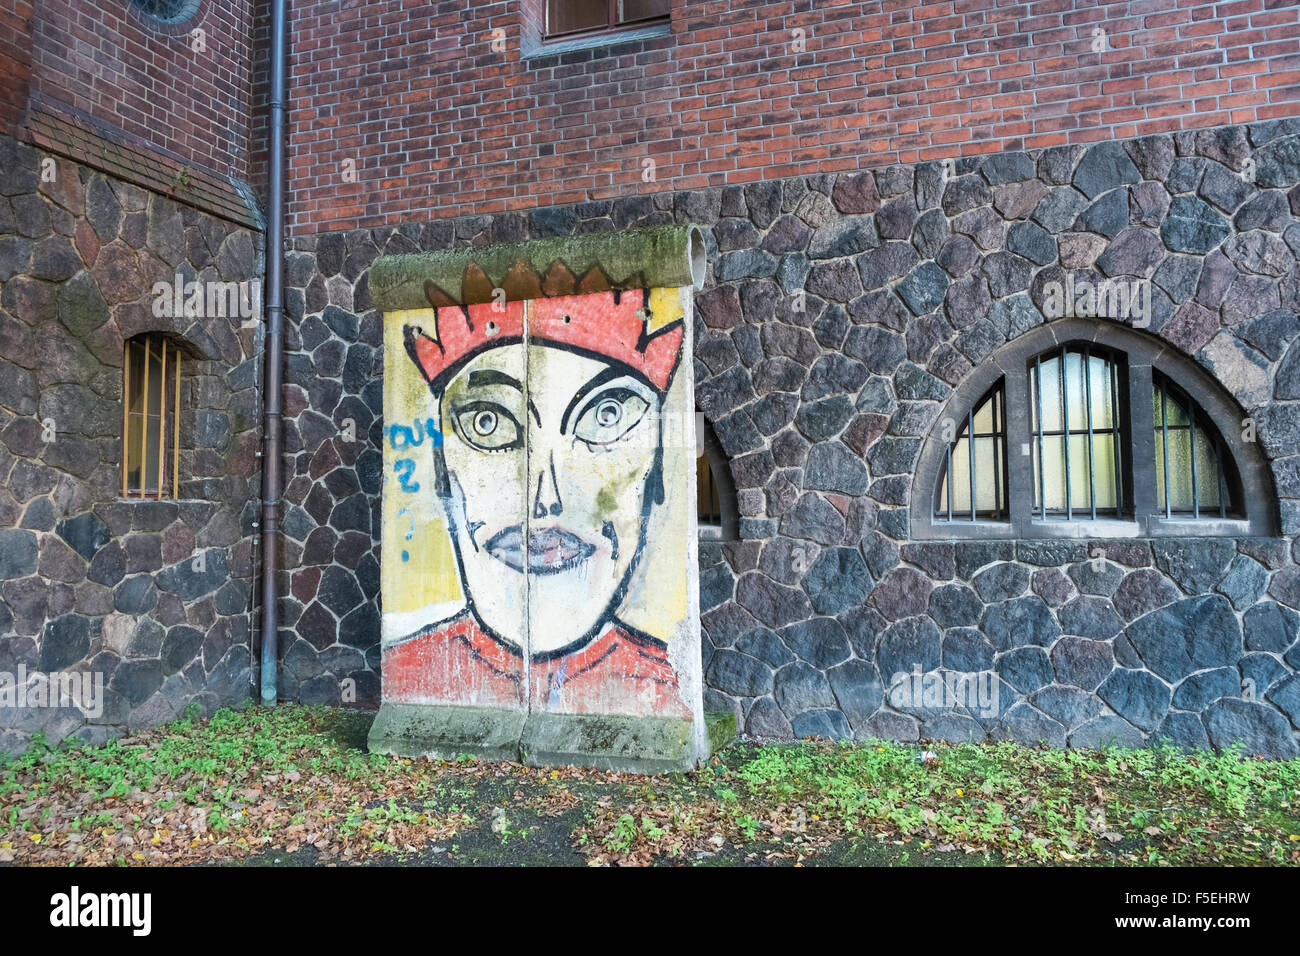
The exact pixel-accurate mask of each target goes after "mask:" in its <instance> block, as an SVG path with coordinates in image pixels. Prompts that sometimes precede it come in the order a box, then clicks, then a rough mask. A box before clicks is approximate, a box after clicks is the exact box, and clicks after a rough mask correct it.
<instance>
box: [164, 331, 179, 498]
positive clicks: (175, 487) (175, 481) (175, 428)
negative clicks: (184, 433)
mask: <svg viewBox="0 0 1300 956" xmlns="http://www.w3.org/2000/svg"><path fill="white" fill-rule="evenodd" d="M172 377H173V378H175V379H176V401H175V402H174V403H173V404H172V497H173V498H180V496H181V470H180V458H181V355H180V353H179V352H177V353H176V354H175V355H173V356H172ZM160 425H161V423H160Z"/></svg>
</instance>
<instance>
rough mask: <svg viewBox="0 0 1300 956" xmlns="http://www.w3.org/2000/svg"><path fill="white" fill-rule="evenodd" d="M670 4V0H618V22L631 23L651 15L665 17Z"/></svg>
mask: <svg viewBox="0 0 1300 956" xmlns="http://www.w3.org/2000/svg"><path fill="white" fill-rule="evenodd" d="M671 6H672V4H671V2H670V0H619V3H618V22H619V23H632V22H634V21H636V20H648V19H650V18H651V17H666V16H668V11H669V8H670V7H671Z"/></svg>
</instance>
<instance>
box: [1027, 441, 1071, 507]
mask: <svg viewBox="0 0 1300 956" xmlns="http://www.w3.org/2000/svg"><path fill="white" fill-rule="evenodd" d="M1035 457H1036V456H1035ZM1034 465H1035V467H1037V465H1038V463H1037V462H1035V463H1034ZM1041 477H1042V484H1043V485H1044V489H1043V496H1042V500H1043V501H1044V502H1046V504H1047V510H1048V511H1053V510H1056V511H1062V510H1064V509H1065V440H1064V438H1062V437H1061V436H1060V435H1048V436H1046V437H1044V438H1043V470H1042V476H1041Z"/></svg>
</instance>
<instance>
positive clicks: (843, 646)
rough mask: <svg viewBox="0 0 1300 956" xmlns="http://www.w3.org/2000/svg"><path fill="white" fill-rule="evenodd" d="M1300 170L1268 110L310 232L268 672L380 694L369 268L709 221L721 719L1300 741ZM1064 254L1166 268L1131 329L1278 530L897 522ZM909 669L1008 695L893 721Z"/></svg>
mask: <svg viewBox="0 0 1300 956" xmlns="http://www.w3.org/2000/svg"><path fill="white" fill-rule="evenodd" d="M1298 182H1300V124H1298V123H1296V122H1295V121H1293V120H1283V121H1277V122H1266V123H1260V124H1256V125H1252V126H1249V127H1227V128H1218V129H1213V130H1207V131H1200V132H1187V133H1178V134H1174V135H1158V136H1151V137H1146V138H1143V139H1138V140H1134V141H1127V142H1119V141H1114V142H1103V143H1099V144H1097V145H1094V146H1091V147H1087V148H1084V147H1059V148H1052V149H1047V150H1043V151H1041V152H1030V153H1016V152H1003V153H998V154H996V155H993V156H991V157H989V158H986V159H977V158H972V159H961V160H958V161H956V162H955V163H951V164H950V165H947V166H946V167H945V165H944V164H939V163H934V164H924V165H918V166H892V167H887V168H882V169H877V170H874V171H867V172H856V173H842V174H833V175H818V176H808V177H800V178H792V179H787V180H783V181H765V182H759V183H753V184H750V185H747V186H743V187H742V186H731V187H725V188H719V189H710V190H699V191H687V192H676V193H669V192H665V193H661V194H658V195H654V196H628V197H624V198H620V199H614V200H608V201H599V202H587V203H581V204H577V205H571V206H564V207H556V208H548V209H540V210H536V211H534V212H532V213H530V214H522V213H508V214H503V215H499V216H495V217H486V216H483V217H467V218H462V219H457V220H444V221H435V222H428V223H416V224H408V225H403V226H400V227H396V228H382V229H373V230H353V231H350V232H346V233H333V234H322V235H319V236H313V237H299V238H298V239H296V240H295V242H294V252H293V253H292V254H291V256H290V263H289V269H288V275H289V281H290V284H291V285H292V286H294V288H293V289H291V291H290V294H289V298H288V307H289V311H290V315H291V318H292V320H293V322H292V324H293V326H294V327H295V329H296V330H297V331H296V333H295V334H296V336H297V338H296V339H295V340H294V341H293V342H292V347H293V349H294V350H295V354H294V355H293V356H292V358H291V360H290V381H291V382H292V383H293V384H292V385H291V386H290V394H291V398H290V402H289V407H290V413H291V414H292V415H295V416H296V420H295V421H292V422H291V423H290V425H289V428H288V434H289V435H290V439H289V440H290V450H291V451H292V452H295V453H296V454H295V456H294V459H293V460H292V462H291V464H290V470H289V477H290V480H289V485H288V493H287V495H286V498H287V499H288V500H289V501H290V502H292V504H291V506H290V507H289V509H288V514H287V516H286V527H287V529H288V536H289V538H290V539H292V540H291V543H290V544H289V546H288V548H287V550H288V552H289V554H288V556H287V560H286V566H287V567H290V568H294V569H295V570H294V571H293V572H292V575H291V579H290V583H291V594H292V596H291V597H287V598H286V599H285V608H284V610H285V616H284V626H285V628H286V639H285V642H284V647H285V649H286V654H285V662H284V672H285V673H284V683H283V685H282V686H283V687H285V688H286V691H287V692H289V693H292V692H293V689H294V688H295V687H298V688H299V691H298V693H299V696H300V697H301V698H302V699H306V700H332V699H336V698H337V695H338V686H339V681H340V680H341V679H343V678H344V677H345V676H353V677H355V678H358V679H360V678H365V689H366V691H367V693H369V694H372V695H373V694H374V693H375V691H376V689H377V687H378V679H377V675H376V674H374V673H373V671H374V670H375V666H376V662H377V652H376V648H375V646H374V642H375V641H376V640H377V635H378V627H377V609H376V601H377V597H376V595H377V593H378V575H377V568H378V564H377V561H376V556H375V552H376V549H377V547H378V543H377V541H376V540H374V539H373V537H371V536H373V535H376V534H377V531H378V527H379V525H378V504H379V493H380V485H381V477H382V476H381V466H380V461H381V459H380V450H379V439H380V435H381V432H382V424H381V419H380V416H381V412H382V409H381V406H380V375H381V370H382V356H381V353H380V350H379V347H378V346H379V322H378V318H377V317H376V315H375V313H374V311H373V310H372V309H371V306H370V301H369V296H368V292H367V287H366V269H367V267H368V265H369V263H370V262H371V261H373V259H374V258H375V257H376V256H378V255H379V254H380V253H381V252H382V253H394V252H405V251H415V250H424V249H437V248H445V247H448V246H452V245H464V244H466V243H479V242H486V241H497V240H518V239H524V238H530V237H538V236H545V235H566V234H572V233H580V232H587V231H593V230H604V229H621V228H626V227H632V226H641V225H654V224H660V223H669V222H678V223H683V222H693V223H697V224H699V225H701V226H703V227H705V228H706V229H707V230H708V236H709V242H710V246H711V249H710V262H711V265H710V273H709V279H708V281H707V282H706V287H705V289H704V290H703V291H702V292H700V293H699V294H698V295H697V300H696V305H697V325H696V339H695V342H696V344H695V358H696V383H697V385H696V399H697V405H698V407H699V409H700V410H702V411H703V412H704V414H705V415H706V416H707V417H708V419H709V420H710V421H711V422H712V424H713V428H714V430H715V431H716V433H717V436H718V438H719V440H720V441H721V443H722V445H723V446H724V448H725V450H726V452H727V454H728V456H729V458H730V467H731V471H732V475H733V477H734V479H735V484H736V488H737V504H738V507H739V513H740V516H741V517H740V522H739V525H740V540H738V541H734V542H722V543H713V542H709V543H701V555H702V560H701V605H702V611H703V615H702V618H703V624H704V629H705V632H706V639H705V647H704V658H705V660H704V663H705V667H706V672H705V673H706V683H707V685H708V686H709V690H708V692H707V698H706V706H707V707H710V708H713V709H719V708H720V709H732V710H734V711H735V712H736V714H737V716H738V717H739V718H740V720H741V722H742V726H743V727H744V728H745V729H746V730H747V731H748V732H750V733H752V734H758V735H764V736H777V737H788V736H792V735H793V736H806V735H812V734H817V735H829V736H849V735H856V736H872V735H874V736H884V737H891V738H896V739H903V740H916V739H918V738H945V739H967V738H981V739H982V738H984V737H986V736H987V737H991V738H994V739H1004V738H1010V739H1015V740H1019V741H1022V742H1025V743H1036V742H1038V741H1040V740H1041V741H1047V742H1049V743H1051V744H1054V745H1067V744H1073V745H1087V744H1096V743H1101V742H1105V741H1110V740H1114V741H1118V742H1122V743H1126V744H1134V745H1136V744H1140V743H1143V742H1150V741H1154V740H1156V739H1157V738H1165V737H1167V738H1170V739H1172V740H1173V741H1175V742H1177V743H1180V744H1189V745H1202V746H1204V745H1206V744H1207V743H1213V744H1215V745H1224V744H1227V743H1230V742H1232V741H1234V740H1242V741H1244V742H1245V744H1246V746H1247V748H1248V749H1250V750H1252V751H1255V752H1260V753H1267V754H1295V753H1296V752H1297V749H1296V727H1297V725H1300V677H1297V676H1296V670H1297V666H1298V665H1300V645H1297V643H1296V642H1297V636H1298V634H1300V613H1298V611H1300V568H1298V567H1297V563H1296V562H1297V559H1300V545H1298V544H1297V543H1296V540H1297V535H1298V534H1300V456H1297V454H1296V451H1297V447H1298V446H1297V439H1298V438H1300V344H1296V341H1297V337H1298V336H1300V320H1298V319H1297V315H1296V312H1297V309H1298V308H1300V273H1297V268H1296V255H1297V252H1300V219H1297V215H1298V214H1300V190H1298V189H1297V188H1295V187H1296V184H1297V183H1298ZM1067 270H1068V271H1070V272H1072V273H1074V274H1075V276H1076V277H1077V276H1091V277H1093V278H1094V279H1101V278H1104V277H1109V276H1120V275H1124V276H1137V277H1142V278H1148V277H1149V278H1151V279H1152V280H1153V284H1154V285H1153V306H1152V315H1151V322H1150V329H1149V330H1148V334H1151V335H1155V336H1157V337H1158V338H1159V339H1160V340H1161V341H1163V342H1165V343H1168V344H1170V345H1172V346H1173V347H1174V348H1175V349H1177V350H1178V352H1179V353H1180V354H1183V355H1185V356H1186V357H1188V359H1189V360H1190V361H1194V362H1196V363H1198V364H1199V366H1201V367H1202V368H1204V369H1206V370H1207V371H1208V372H1209V373H1211V374H1212V375H1213V376H1215V377H1216V378H1217V380H1218V381H1219V382H1220V383H1221V384H1222V385H1223V386H1224V388H1225V389H1226V390H1227V392H1228V393H1230V394H1231V396H1232V397H1233V398H1234V399H1235V400H1236V401H1237V402H1238V403H1239V404H1240V406H1241V407H1242V409H1243V410H1244V412H1245V414H1247V415H1249V416H1250V417H1251V418H1252V419H1253V420H1254V422H1255V423H1256V426H1257V430H1258V439H1259V441H1260V443H1261V449H1262V452H1263V455H1264V457H1265V458H1266V459H1267V460H1268V462H1269V467H1270V468H1271V472H1272V478H1273V482H1274V484H1275V485H1276V488H1277V492H1278V496H1279V500H1278V502H1277V503H1276V505H1274V503H1272V502H1267V503H1259V502H1254V503H1252V508H1265V509H1269V510H1272V508H1274V507H1276V508H1277V518H1278V520H1279V521H1280V531H1281V535H1280V536H1278V537H1271V538H1240V539H1224V538H1199V539H1197V538H1162V539H1127V540H1124V541H1113V542H1095V541H1087V540H1077V541H1043V540H1032V541H1031V540H1022V541H984V542H980V541H961V542H957V541H924V542H921V541H913V540H909V527H910V524H909V511H908V510H909V505H910V504H911V502H910V496H911V493H912V489H911V484H912V480H911V475H912V472H913V470H914V468H915V466H916V461H917V456H918V453H919V451H920V446H921V443H922V439H923V437H924V436H925V435H926V434H928V432H929V429H930V427H931V424H932V423H933V422H934V421H935V419H936V418H937V416H938V414H939V412H940V409H941V408H942V407H943V404H944V402H945V401H946V400H947V399H948V397H949V396H950V394H951V392H952V389H953V387H954V386H956V385H957V384H958V383H960V382H961V381H962V380H963V379H964V378H965V377H966V375H967V374H968V373H969V372H970V371H971V370H972V369H973V368H974V367H975V366H976V365H978V364H979V363H981V362H982V361H984V360H986V359H987V357H988V356H989V355H990V354H991V353H993V352H994V351H995V350H996V349H997V348H998V347H999V346H1000V345H1002V344H1003V343H1005V342H1007V341H1008V340H1011V339H1015V338H1016V337H1017V336H1019V335H1022V334H1025V333H1026V332H1028V331H1030V330H1032V329H1034V328H1035V327H1037V326H1038V325H1041V324H1042V323H1043V322H1044V321H1045V320H1044V318H1043V315H1042V312H1041V311H1040V309H1039V306H1040V305H1041V300H1042V293H1043V286H1044V283H1045V282H1047V281H1049V280H1051V279H1053V278H1056V279H1064V277H1065V273H1066V271H1067ZM800 290H803V293H804V294H803V295H802V296H801V295H799V294H798V293H799V292H800ZM800 306H802V308H800ZM349 419H351V420H352V422H353V423H354V425H355V436H356V438H357V441H355V442H354V441H349V440H347V435H346V434H345V433H344V427H345V423H346V421H347V420H349ZM928 493H929V492H925V494H927V495H928ZM920 506H921V507H928V502H925V501H922V502H921V503H920ZM1097 544H1101V545H1103V546H1104V547H1105V550H1106V561H1105V562H1104V563H1103V564H1102V565H1101V566H1100V567H1098V566H1097V565H1095V564H1094V563H1092V562H1090V561H1089V560H1088V559H1089V557H1090V556H1091V550H1090V548H1091V546H1093V545H1097ZM796 551H797V552H798V559H796V557H795V552H796ZM295 633H296V638H295ZM363 659H364V661H365V668H364V669H361V662H362V660H363ZM914 665H919V666H920V668H921V670H923V671H927V672H929V671H938V670H942V669H952V670H957V671H981V670H986V669H992V670H993V671H995V672H996V673H997V675H998V679H999V684H998V687H999V690H1000V694H999V705H998V709H997V712H996V713H995V714H993V715H991V716H983V715H980V714H974V715H972V714H971V713H968V712H962V711H959V710H954V709H951V708H949V709H946V710H945V709H940V710H937V711H936V710H925V709H919V708H910V709H909V708H899V707H895V706H892V705H891V704H890V702H889V700H888V699H887V687H886V686H885V682H887V681H888V679H889V676H890V675H892V674H894V673H895V672H897V671H910V670H911V669H912V668H913V666H914ZM1243 688H1246V689H1243Z"/></svg>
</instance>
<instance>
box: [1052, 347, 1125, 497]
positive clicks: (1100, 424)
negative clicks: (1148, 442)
mask: <svg viewBox="0 0 1300 956" xmlns="http://www.w3.org/2000/svg"><path fill="white" fill-rule="evenodd" d="M1030 397H1031V402H1030V416H1031V432H1032V437H1033V441H1032V443H1031V444H1032V448H1033V469H1034V482H1033V487H1034V509H1033V510H1034V516H1035V517H1036V518H1039V519H1042V520H1047V519H1051V518H1062V519H1064V520H1067V521H1069V520H1073V519H1074V518H1079V517H1083V518H1096V517H1097V516H1098V515H1099V514H1100V515H1107V516H1112V517H1117V516H1119V515H1121V514H1123V513H1124V482H1123V462H1122V456H1123V450H1122V444H1123V443H1122V441H1121V440H1120V435H1121V429H1120V422H1121V421H1122V420H1123V415H1122V414H1121V411H1120V408H1119V401H1120V388H1119V363H1118V361H1117V360H1116V358H1115V356H1114V355H1113V354H1112V353H1110V352H1107V351H1104V350H1101V349H1096V348H1092V347H1089V346H1077V345H1076V346H1063V347H1062V348H1060V349H1057V350H1055V351H1052V352H1047V353H1044V354H1042V355H1039V356H1037V357H1036V358H1035V359H1034V361H1033V363H1032V364H1031V366H1030Z"/></svg>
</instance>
